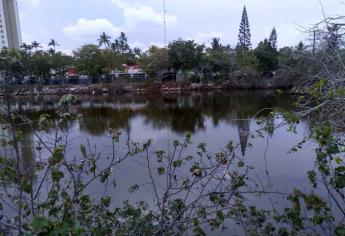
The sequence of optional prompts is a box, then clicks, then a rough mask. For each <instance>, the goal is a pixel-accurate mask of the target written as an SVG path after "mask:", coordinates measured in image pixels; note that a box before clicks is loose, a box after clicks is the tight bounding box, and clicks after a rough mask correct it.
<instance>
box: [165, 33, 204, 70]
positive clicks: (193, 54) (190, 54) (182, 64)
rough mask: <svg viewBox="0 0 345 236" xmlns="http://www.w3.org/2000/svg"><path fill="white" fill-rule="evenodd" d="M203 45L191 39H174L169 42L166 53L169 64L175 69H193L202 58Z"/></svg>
mask: <svg viewBox="0 0 345 236" xmlns="http://www.w3.org/2000/svg"><path fill="white" fill-rule="evenodd" d="M203 50H204V45H198V44H196V43H195V42H194V41H193V40H182V39H179V40H176V41H174V42H172V43H170V44H169V46H168V55H169V63H170V65H171V66H172V67H173V68H174V69H175V70H176V71H177V70H193V69H195V68H197V67H198V66H199V65H200V63H201V61H202V59H203Z"/></svg>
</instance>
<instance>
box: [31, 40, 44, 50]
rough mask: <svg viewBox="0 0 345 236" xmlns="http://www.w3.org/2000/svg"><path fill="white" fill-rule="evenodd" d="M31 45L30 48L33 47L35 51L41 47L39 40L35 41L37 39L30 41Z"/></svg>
mask: <svg viewBox="0 0 345 236" xmlns="http://www.w3.org/2000/svg"><path fill="white" fill-rule="evenodd" d="M31 46H32V48H34V49H35V50H36V51H37V50H38V49H39V48H42V46H41V44H40V43H39V42H37V41H33V42H32V43H31Z"/></svg>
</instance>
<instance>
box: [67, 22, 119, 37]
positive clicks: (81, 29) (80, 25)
mask: <svg viewBox="0 0 345 236" xmlns="http://www.w3.org/2000/svg"><path fill="white" fill-rule="evenodd" d="M121 30H122V29H121V28H120V27H117V26H115V25H113V23H112V22H110V21H109V20H108V19H105V18H100V19H93V20H87V19H84V18H80V19H79V20H78V21H77V22H76V23H72V24H70V25H69V26H67V27H65V28H63V32H64V34H65V35H67V36H68V37H70V38H72V39H74V40H77V41H89V40H92V41H95V40H96V39H97V38H98V36H99V35H100V34H101V33H102V32H105V33H106V34H108V35H110V36H113V37H117V36H118V35H119V34H120V32H121Z"/></svg>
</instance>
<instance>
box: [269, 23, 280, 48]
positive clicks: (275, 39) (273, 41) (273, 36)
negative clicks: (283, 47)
mask: <svg viewBox="0 0 345 236" xmlns="http://www.w3.org/2000/svg"><path fill="white" fill-rule="evenodd" d="M268 41H269V42H270V44H271V46H272V48H273V49H274V50H275V51H278V45H277V43H278V35H277V30H276V28H275V27H273V29H272V32H271V35H270V37H269V39H268Z"/></svg>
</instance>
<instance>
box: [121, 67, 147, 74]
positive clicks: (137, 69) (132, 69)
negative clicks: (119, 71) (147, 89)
mask: <svg viewBox="0 0 345 236" xmlns="http://www.w3.org/2000/svg"><path fill="white" fill-rule="evenodd" d="M122 66H123V68H124V71H125V72H127V73H128V74H130V75H134V74H141V73H143V70H142V69H141V67H140V65H126V64H124V65H122Z"/></svg>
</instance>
